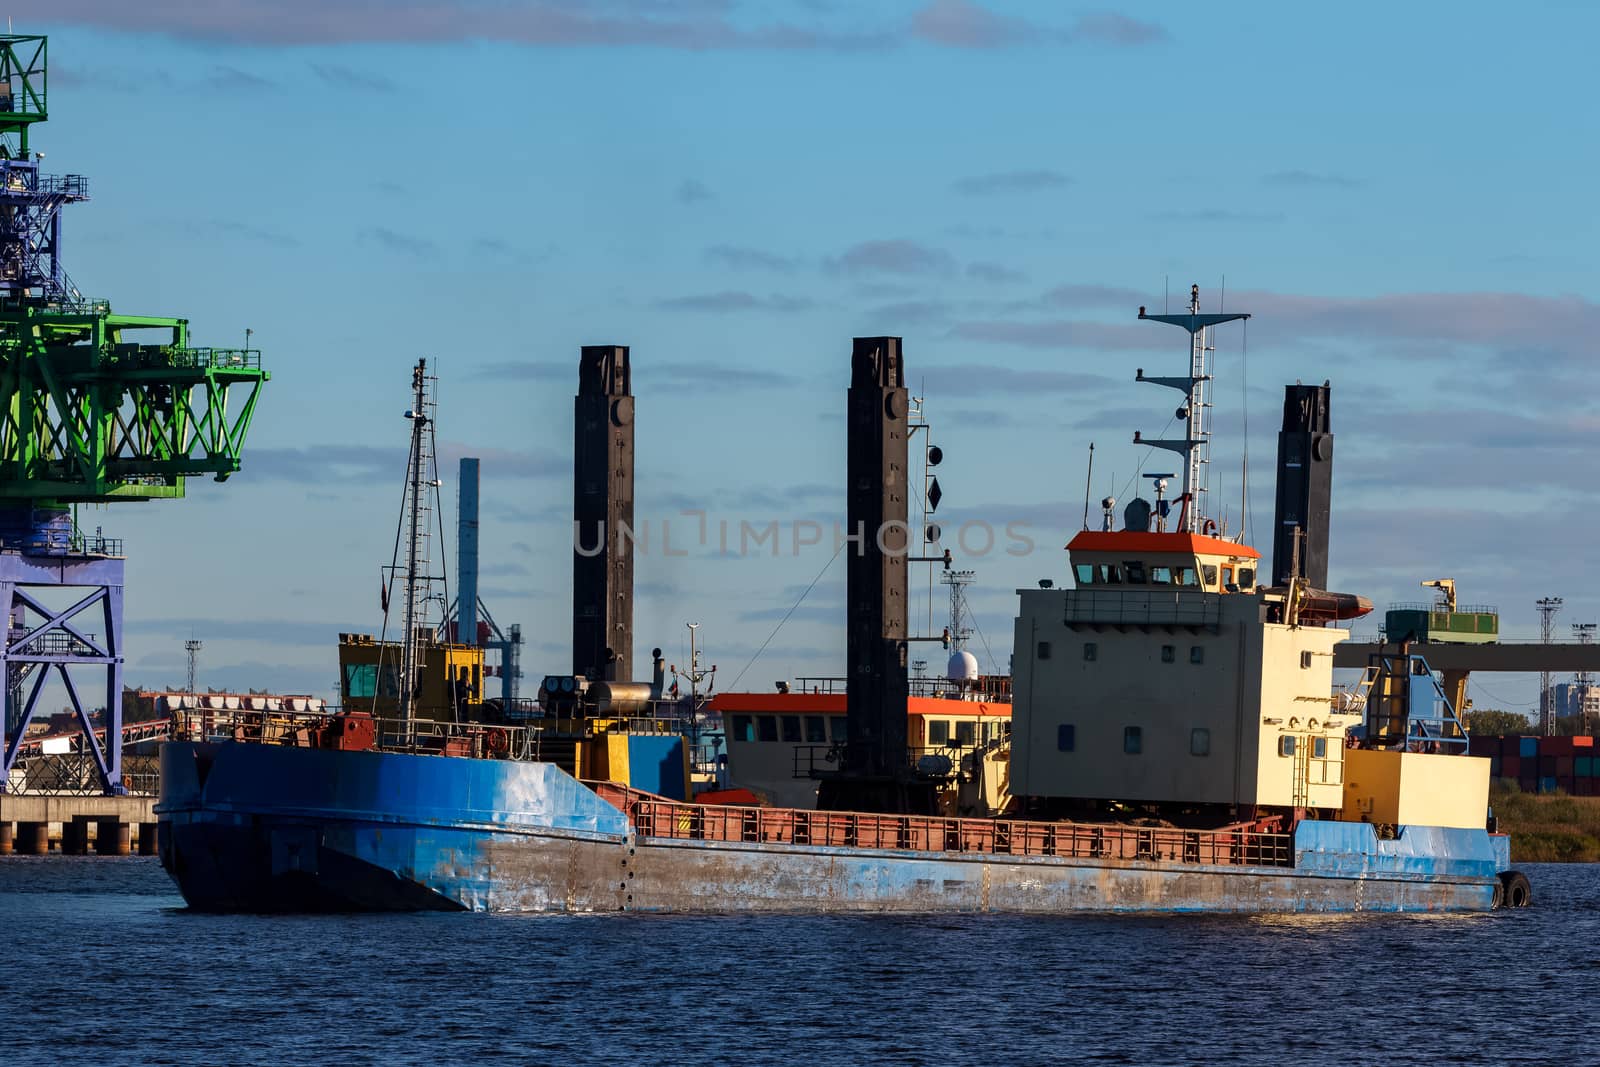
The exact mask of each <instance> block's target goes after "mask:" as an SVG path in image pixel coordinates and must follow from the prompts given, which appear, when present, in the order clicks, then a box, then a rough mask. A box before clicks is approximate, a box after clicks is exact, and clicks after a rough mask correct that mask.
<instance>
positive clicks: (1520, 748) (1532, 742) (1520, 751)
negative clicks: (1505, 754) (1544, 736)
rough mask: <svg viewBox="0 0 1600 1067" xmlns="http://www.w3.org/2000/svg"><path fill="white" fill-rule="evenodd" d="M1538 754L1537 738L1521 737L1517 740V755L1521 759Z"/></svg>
mask: <svg viewBox="0 0 1600 1067" xmlns="http://www.w3.org/2000/svg"><path fill="white" fill-rule="evenodd" d="M1538 754H1539V739H1538V738H1537V737H1522V738H1518V739H1517V755H1519V756H1521V757H1522V758H1523V759H1530V758H1532V757H1535V756H1537V755H1538Z"/></svg>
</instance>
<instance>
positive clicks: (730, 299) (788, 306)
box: [656, 289, 812, 314]
mask: <svg viewBox="0 0 1600 1067" xmlns="http://www.w3.org/2000/svg"><path fill="white" fill-rule="evenodd" d="M811 306H812V302H811V301H810V300H807V299H805V298H804V297H794V296H784V295H782V294H781V293H772V294H770V295H768V296H756V295H755V294H754V293H747V292H744V291H743V290H737V289H727V290H723V291H722V292H718V293H699V294H696V295H694V296H675V297H671V298H669V299H666V300H658V301H656V307H658V308H661V309H662V310H663V311H705V312H712V313H715V314H726V313H729V312H738V311H775V312H780V313H783V314H788V313H790V312H795V311H805V310H806V309H807V308H809V307H811Z"/></svg>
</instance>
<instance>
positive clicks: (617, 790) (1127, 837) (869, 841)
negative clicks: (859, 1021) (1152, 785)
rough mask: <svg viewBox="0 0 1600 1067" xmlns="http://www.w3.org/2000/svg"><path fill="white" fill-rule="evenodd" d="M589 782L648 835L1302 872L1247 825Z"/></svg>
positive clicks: (1286, 852) (1281, 838)
mask: <svg viewBox="0 0 1600 1067" xmlns="http://www.w3.org/2000/svg"><path fill="white" fill-rule="evenodd" d="M586 784H588V785H590V786H591V788H594V789H595V791H596V792H598V793H599V794H600V796H601V797H602V798H604V799H605V800H607V801H608V802H610V803H612V804H614V805H616V806H617V807H619V808H621V809H622V811H623V812H624V814H626V815H627V816H628V820H629V822H630V823H631V824H632V825H633V826H634V828H635V829H636V831H637V832H638V834H639V836H640V837H647V838H648V837H653V838H665V839H671V840H696V841H721V842H741V843H749V844H778V845H809V846H818V847H830V848H880V849H894V850H896V851H911V852H945V853H961V854H978V855H1009V856H1060V857H1069V858H1073V859H1104V860H1145V861H1149V862H1171V863H1185V864H1195V865H1213V866H1255V867H1292V866H1294V836H1293V835H1292V834H1275V833H1259V832H1256V831H1254V830H1248V829H1238V828H1224V829H1220V830H1184V829H1178V828H1173V827H1146V826H1132V825H1123V824H1094V823H1071V822H1055V823H1048V822H1031V821H1023V820H1017V819H962V818H943V817H939V816H921V815H873V814H866V813H859V812H835V811H803V810H800V809H794V808H749V807H731V806H728V807H724V806H720V805H711V804H685V803H681V802H679V801H675V800H664V799H662V798H660V797H656V796H653V795H651V794H648V793H641V792H639V791H638V790H634V789H629V788H627V787H626V786H621V785H617V784H616V783H612V782H591V783H586Z"/></svg>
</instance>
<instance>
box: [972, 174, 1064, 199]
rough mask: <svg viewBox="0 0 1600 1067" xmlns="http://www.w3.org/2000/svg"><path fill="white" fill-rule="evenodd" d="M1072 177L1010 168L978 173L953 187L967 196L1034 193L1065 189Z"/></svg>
mask: <svg viewBox="0 0 1600 1067" xmlns="http://www.w3.org/2000/svg"><path fill="white" fill-rule="evenodd" d="M1071 184H1072V179H1071V178H1070V177H1068V176H1067V175H1065V174H1062V173H1061V172H1060V171H1056V170H1008V171H1002V172H1000V173H998V174H976V175H973V176H971V177H967V178H961V179H958V180H957V181H955V182H954V183H952V185H951V188H953V189H955V191H956V192H958V193H962V194H964V195H966V196H991V195H993V194H995V193H1033V192H1038V191H1039V190H1041V189H1064V188H1066V187H1067V186H1069V185H1071Z"/></svg>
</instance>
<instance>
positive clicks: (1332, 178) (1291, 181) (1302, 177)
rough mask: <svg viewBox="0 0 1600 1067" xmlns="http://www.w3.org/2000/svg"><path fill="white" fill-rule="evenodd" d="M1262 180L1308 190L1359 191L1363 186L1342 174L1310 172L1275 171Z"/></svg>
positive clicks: (1268, 183) (1270, 183) (1269, 183)
mask: <svg viewBox="0 0 1600 1067" xmlns="http://www.w3.org/2000/svg"><path fill="white" fill-rule="evenodd" d="M1261 180H1262V182H1264V183H1265V184H1267V185H1278V186H1283V187H1284V188H1291V189H1306V188H1314V187H1318V186H1321V187H1323V188H1329V189H1357V188H1360V186H1361V183H1360V182H1358V181H1356V180H1355V179H1354V178H1346V177H1344V176H1343V175H1341V174H1313V173H1312V172H1311V171H1308V170H1280V171H1274V172H1273V173H1271V174H1268V175H1267V176H1266V177H1264V178H1262V179H1261Z"/></svg>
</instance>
